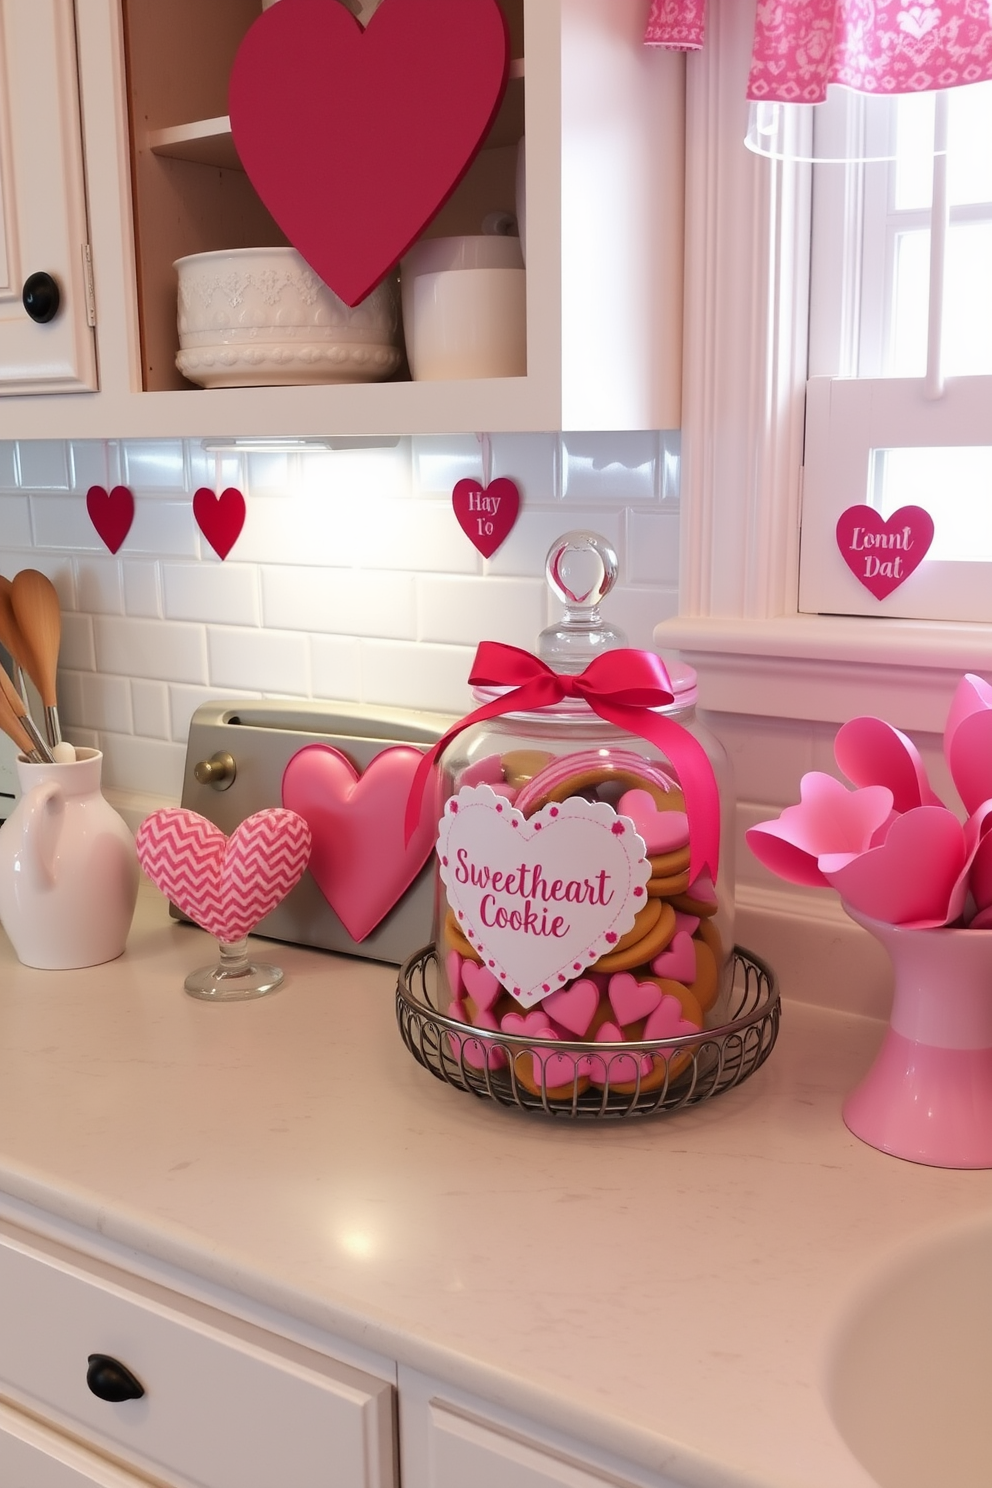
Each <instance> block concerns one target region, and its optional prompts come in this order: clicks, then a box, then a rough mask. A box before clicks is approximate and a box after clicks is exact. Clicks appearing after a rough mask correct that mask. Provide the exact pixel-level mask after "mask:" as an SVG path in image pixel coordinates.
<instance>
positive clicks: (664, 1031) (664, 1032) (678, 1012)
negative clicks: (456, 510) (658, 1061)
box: [644, 996, 699, 1059]
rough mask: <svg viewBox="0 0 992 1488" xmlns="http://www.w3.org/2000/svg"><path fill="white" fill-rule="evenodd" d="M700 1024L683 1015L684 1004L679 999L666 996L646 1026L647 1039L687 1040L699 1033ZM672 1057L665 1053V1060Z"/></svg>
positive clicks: (645, 1035) (645, 1034)
mask: <svg viewBox="0 0 992 1488" xmlns="http://www.w3.org/2000/svg"><path fill="white" fill-rule="evenodd" d="M698 1032H699V1024H698V1023H692V1022H690V1020H689V1019H688V1018H685V1017H683V1015H682V1004H681V1003H680V1002H679V1000H678V998H677V997H670V996H665V997H663V998H662V999H661V1001H660V1002H659V1004H658V1006H657V1007H656V1008H655V1010H654V1012H653V1013H652V1014H651V1015H650V1017H649V1018H648V1021H647V1022H646V1023H645V1025H644V1037H645V1038H646V1039H667V1038H687V1037H688V1035H689V1034H690V1033H698ZM669 1057H670V1055H669V1054H668V1053H665V1058H666V1059H667V1058H669Z"/></svg>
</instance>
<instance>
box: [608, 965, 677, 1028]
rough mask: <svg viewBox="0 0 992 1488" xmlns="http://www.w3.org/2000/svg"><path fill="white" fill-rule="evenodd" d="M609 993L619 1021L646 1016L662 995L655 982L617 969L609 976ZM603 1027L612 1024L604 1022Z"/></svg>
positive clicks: (634, 1019) (625, 1021)
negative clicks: (638, 978) (641, 980)
mask: <svg viewBox="0 0 992 1488" xmlns="http://www.w3.org/2000/svg"><path fill="white" fill-rule="evenodd" d="M609 995H610V1005H611V1006H612V1008H613V1011H614V1012H615V1013H616V1015H617V1021H618V1022H619V1023H636V1022H637V1020H638V1018H646V1017H647V1016H648V1014H649V1013H653V1012H654V1010H655V1008H656V1007H657V1006H658V1004H659V1002H660V1001H661V996H662V994H661V988H660V987H659V986H658V985H657V984H656V983H655V982H639V981H638V980H637V978H636V977H633V976H631V974H630V972H629V971H618V972H615V973H614V975H613V976H611V977H610V994H609ZM603 1027H604V1028H610V1027H612V1024H609V1023H604V1025H603ZM622 1036H623V1035H620V1037H622ZM597 1037H598V1035H597Z"/></svg>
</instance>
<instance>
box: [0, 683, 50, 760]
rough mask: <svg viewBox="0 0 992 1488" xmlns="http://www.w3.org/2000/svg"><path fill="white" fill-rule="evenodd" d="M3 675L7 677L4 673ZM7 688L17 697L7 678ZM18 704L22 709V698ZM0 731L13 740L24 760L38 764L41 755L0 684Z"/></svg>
mask: <svg viewBox="0 0 992 1488" xmlns="http://www.w3.org/2000/svg"><path fill="white" fill-rule="evenodd" d="M0 671H3V668H2V667H0ZM3 675H4V677H7V673H6V672H4V673H3ZM7 686H8V687H9V688H10V690H11V692H12V693H13V695H14V697H17V689H16V688H15V686H14V684H13V682H11V680H10V678H9V677H7ZM20 703H21V707H22V708H23V706H24V699H23V698H21V699H20ZM0 729H3V731H4V733H5V734H6V735H7V737H8V739H13V741H14V743H15V744H16V745H17V747H18V749H19V750H20V751H21V753H22V754H23V756H24V758H25V759H29V760H31V761H32V762H33V763H34V764H39V763H40V761H41V754H40V753H39V752H38V750H37V749H36V748H35V746H34V743H33V742H32V739H31V735H30V734H29V733H28V731H27V729H26V728H24V726H23V724H22V723H21V720H20V718H19V717H18V715H17V714H16V713H15V712H14V708H13V704H12V703H11V702H10V700H9V699H8V696H7V688H5V687H3V686H2V683H0Z"/></svg>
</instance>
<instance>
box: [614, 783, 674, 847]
mask: <svg viewBox="0 0 992 1488" xmlns="http://www.w3.org/2000/svg"><path fill="white" fill-rule="evenodd" d="M617 810H618V811H619V812H620V815H621V816H629V817H630V819H631V821H632V822H633V823H634V826H635V827H636V828H637V830H638V832H639V833H640V835H641V836H642V837H643V838H644V845H645V847H646V848H647V850H648V852H649V853H668V852H674V851H675V850H676V848H679V847H686V846H688V843H689V818H688V817H687V816H686V814H685V812H684V811H659V810H658V808H657V806H656V805H655V803H654V797H653V796H650V795H649V794H648V792H647V791H643V790H629V791H625V792H624V794H623V795H622V796H621V797H620V800H619V802H618V803H617Z"/></svg>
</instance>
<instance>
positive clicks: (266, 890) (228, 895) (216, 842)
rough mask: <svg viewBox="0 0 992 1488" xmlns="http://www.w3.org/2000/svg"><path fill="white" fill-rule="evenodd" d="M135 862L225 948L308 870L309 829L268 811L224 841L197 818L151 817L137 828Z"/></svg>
mask: <svg viewBox="0 0 992 1488" xmlns="http://www.w3.org/2000/svg"><path fill="white" fill-rule="evenodd" d="M135 844H136V847H137V850H138V861H139V862H140V864H141V866H142V868H143V869H144V871H145V873H146V874H147V875H148V877H149V878H150V879H151V881H152V883H153V884H155V885H156V887H158V888H159V889H161V890H162V892H163V894H165V895H167V897H168V898H169V899H171V900H172V902H173V903H174V904H176V905H178V906H179V908H180V909H181V910H182V911H183V913H184V914H186V915H189V917H190V919H191V920H194V921H195V922H196V924H198V925H201V926H202V927H203V929H204V930H208V931H209V932H210V934H211V935H216V937H217V939H218V940H220V941H222V942H223V943H224V944H225V945H230V944H232V943H233V942H235V941H237V940H240V939H241V938H242V936H245V935H247V934H248V933H249V931H251V930H253V929H254V928H255V926H256V925H257V924H258V922H259V920H261V919H263V918H264V917H265V915H267V914H268V913H269V911H270V910H273V909H275V907H276V905H277V904H281V903H282V901H283V900H284V899H285V897H286V895H287V894H288V893H289V892H290V890H291V889H293V888H295V887H296V885H297V884H298V883H299V881H300V879H301V878H302V877H303V874H304V872H305V871H306V866H307V862H308V860H309V857H310V828H309V827H308V826H307V824H306V822H305V821H304V820H303V818H302V817H300V816H297V815H296V813H295V812H293V811H284V810H281V809H280V808H279V807H273V808H272V809H271V810H268V811H258V812H256V813H255V815H254V816H249V817H247V818H246V819H245V821H243V822H242V823H241V825H240V826H239V827H237V828H236V829H235V830H234V831H233V832H232V833H231V835H230V837H226V836H225V835H224V833H223V832H222V831H221V830H220V828H219V827H215V826H214V824H213V822H209V821H207V820H206V818H205V817H202V816H199V815H197V813H196V812H195V811H187V810H185V808H183V807H167V808H166V809H164V810H162V811H153V812H152V814H151V816H148V817H146V818H145V820H144V821H143V822H142V823H141V826H140V827H139V828H138V832H137V836H136V839H135Z"/></svg>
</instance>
